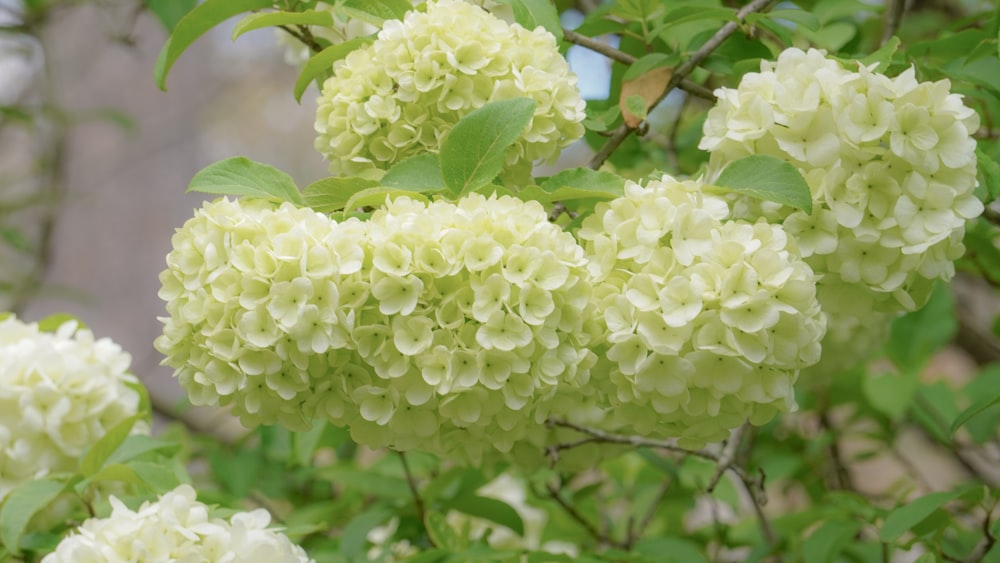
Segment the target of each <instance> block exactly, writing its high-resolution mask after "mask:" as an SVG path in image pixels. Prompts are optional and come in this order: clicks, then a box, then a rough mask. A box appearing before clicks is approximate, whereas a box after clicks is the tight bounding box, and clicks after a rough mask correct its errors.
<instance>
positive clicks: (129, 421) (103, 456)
mask: <svg viewBox="0 0 1000 563" xmlns="http://www.w3.org/2000/svg"><path fill="white" fill-rule="evenodd" d="M144 416H145V413H139V414H135V415H132V416H130V417H128V418H126V419H124V420H120V421H119V422H118V423H117V424H115V425H114V426H112V427H111V428H109V429H108V431H107V432H106V433H105V434H104V436H101V439H100V440H98V441H97V442H94V445H93V446H91V447H90V449H88V450H87V453H85V454H83V457H82V458H81V459H80V473H82V474H83V476H84V477H93V476H94V475H96V474H97V472H98V471H100V470H101V467H103V466H104V464H105V462H107V461H108V458H110V457H111V454H113V453H114V452H115V450H117V449H118V446H120V445H122V443H123V442H124V441H125V439H126V438H128V435H129V434H130V433H131V432H132V427H134V426H135V423H136V422H138V421H139V420H140V419H142V418H143V417H144Z"/></svg>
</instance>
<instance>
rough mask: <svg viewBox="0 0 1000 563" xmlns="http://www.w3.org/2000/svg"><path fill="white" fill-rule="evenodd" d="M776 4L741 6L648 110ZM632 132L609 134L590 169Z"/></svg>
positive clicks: (762, 0) (771, 0)
mask: <svg viewBox="0 0 1000 563" xmlns="http://www.w3.org/2000/svg"><path fill="white" fill-rule="evenodd" d="M776 2H777V0H753V2H750V3H749V4H747V5H746V6H743V8H741V9H740V11H739V12H737V13H736V19H737V20H738V22H739V23H737V22H727V23H726V25H724V26H722V27H721V28H719V31H717V32H716V33H715V35H713V36H712V37H711V38H710V39H709V40H708V41H706V42H705V44H704V45H702V46H701V48H699V49H698V50H697V51H695V53H694V54H693V55H691V57H690V58H689V59H688V60H687V61H685V62H684V63H682V64H681V65H679V66H678V67H677V68H675V69H674V73H673V75H672V76H671V77H670V82H668V83H667V87H666V89H665V90H664V92H663V95H662V96H660V98H659V99H657V100H656V101H655V102H653V103H652V104H651V105H650V109H652V108H654V107H656V106H657V105H659V104H660V102H662V101H663V100H664V99H665V98H666V97H667V95H668V94H670V92H671V91H672V90H673V89H674V88H676V87H677V86H678V85H680V83H681V81H682V80H684V79H685V78H687V77H688V75H689V74H691V73H692V72H694V69H695V68H697V67H698V65H700V64H701V63H702V62H703V61H704V60H705V59H706V58H708V56H709V55H711V54H712V52H713V51H715V50H716V49H718V48H719V46H720V45H722V43H723V41H725V40H726V39H728V38H729V36H730V35H732V34H733V33H736V30H737V29H739V25H740V23H743V21H744V20H745V19H746V17H747V16H748V15H750V14H752V13H755V12H762V11H765V10H768V9H770V8H771V6H773V5H774V4H775V3H776ZM633 131H635V129H633V128H631V127H629V126H628V125H625V124H624V123H623V124H622V125H621V126H620V127H619V128H618V129H615V131H614V133H612V134H611V137H610V138H609V139H608V141H607V142H606V143H605V144H604V146H603V147H601V150H600V151H598V152H597V154H596V155H594V158H592V159H591V160H590V167H591V168H593V169H594V170H597V169H598V168H600V167H601V166H602V165H603V164H604V162H605V161H606V160H607V159H608V158H609V157H610V156H611V153H613V152H615V150H616V149H617V148H618V147H619V146H621V144H622V143H623V142H625V139H627V138H628V136H629V135H631V134H632V132H633Z"/></svg>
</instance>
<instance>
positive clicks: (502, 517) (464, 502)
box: [448, 494, 524, 536]
mask: <svg viewBox="0 0 1000 563" xmlns="http://www.w3.org/2000/svg"><path fill="white" fill-rule="evenodd" d="M448 504H449V507H450V508H454V509H455V510H458V511H459V512H464V513H465V514H468V515H469V516H476V517H479V518H484V519H486V520H489V521H490V522H496V523H497V524H500V525H501V526H506V527H507V528H510V529H511V530H513V531H514V532H515V533H516V534H517V535H519V536H523V535H524V521H523V520H521V515H520V514H518V513H517V511H516V510H514V509H513V508H512V507H511V506H510V505H509V504H507V503H505V502H503V501H500V500H497V499H495V498H490V497H484V496H479V495H476V494H469V495H460V496H458V497H457V498H455V499H453V500H452V501H451V502H450V503H448Z"/></svg>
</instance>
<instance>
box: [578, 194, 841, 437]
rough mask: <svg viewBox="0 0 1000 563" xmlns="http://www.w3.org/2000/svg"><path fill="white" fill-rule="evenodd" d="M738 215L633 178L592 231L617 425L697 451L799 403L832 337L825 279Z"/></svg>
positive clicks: (781, 238)
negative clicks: (823, 299)
mask: <svg viewBox="0 0 1000 563" xmlns="http://www.w3.org/2000/svg"><path fill="white" fill-rule="evenodd" d="M729 215H730V209H729V207H728V205H727V203H726V201H725V200H724V199H723V198H721V197H717V196H713V195H709V194H707V193H705V192H704V191H703V190H702V185H701V184H699V183H697V182H679V181H677V180H674V179H672V178H669V177H664V178H663V179H662V180H660V181H650V182H649V183H648V184H647V185H646V186H645V187H642V186H640V185H638V184H636V183H633V182H629V183H628V184H627V185H626V188H625V196H624V197H621V198H618V199H615V200H612V201H611V202H608V203H604V204H600V205H598V207H597V209H596V211H595V213H594V214H593V215H592V216H590V217H588V218H587V219H586V220H585V221H584V222H583V226H582V228H581V229H580V231H579V233H578V236H579V237H580V239H582V240H583V241H585V244H586V248H587V253H588V256H589V258H590V261H591V262H590V267H591V273H592V275H593V276H594V283H595V288H594V292H595V296H596V300H595V301H596V303H597V310H598V312H599V314H601V315H603V319H604V326H605V327H606V329H607V334H606V338H607V342H608V345H609V346H610V348H609V349H608V350H607V354H606V355H607V358H608V359H609V360H610V361H611V363H612V365H613V367H612V368H611V374H610V384H611V386H612V388H610V389H609V390H608V391H607V394H608V400H609V402H610V404H611V406H612V409H611V414H610V415H609V420H608V421H607V422H608V423H610V424H612V425H619V426H620V425H624V426H626V427H628V428H631V429H633V430H634V431H637V432H638V433H640V434H642V435H646V436H666V437H677V438H679V443H680V444H681V445H682V446H687V447H700V446H701V445H703V444H704V443H706V442H709V441H716V440H721V439H724V438H726V436H727V435H728V431H729V430H730V429H732V428H735V427H736V426H739V425H740V424H741V423H742V422H743V421H745V420H746V419H748V418H749V419H750V420H751V421H752V422H753V423H755V424H761V423H763V422H766V421H767V420H769V419H770V418H771V417H772V416H773V415H774V414H775V413H777V412H779V411H786V410H789V409H791V408H793V407H794V405H795V403H794V398H793V391H792V384H793V383H794V381H795V379H796V376H797V375H798V370H799V369H800V368H803V367H806V366H808V365H811V364H813V363H815V362H817V361H818V360H819V355H820V346H819V342H820V339H821V338H822V337H823V334H824V331H825V319H824V317H823V315H822V313H821V312H820V308H819V304H818V302H817V300H816V283H815V282H816V276H815V275H814V273H813V271H812V269H811V268H810V267H809V266H808V265H807V264H806V263H805V262H804V261H802V259H801V258H800V256H799V254H798V250H797V249H796V247H795V243H794V241H793V240H792V239H791V237H789V236H787V235H786V233H785V232H784V230H783V229H782V228H781V227H780V226H777V225H772V224H769V223H767V222H764V221H758V222H756V223H749V222H746V221H741V220H727V219H728V217H729ZM594 379H595V380H596V378H594Z"/></svg>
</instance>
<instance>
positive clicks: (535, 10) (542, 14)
mask: <svg viewBox="0 0 1000 563" xmlns="http://www.w3.org/2000/svg"><path fill="white" fill-rule="evenodd" d="M500 2H503V3H504V4H507V5H509V6H510V7H511V8H513V9H514V21H516V22H517V23H519V24H521V27H523V28H525V29H529V30H531V29H535V28H536V27H538V26H542V27H544V28H545V29H546V30H547V31H548V32H549V33H551V34H552V35H555V36H556V40H557V41H562V38H563V30H562V24H561V23H560V22H559V12H558V11H557V10H556V6H555V4H554V3H553V2H552V0H500Z"/></svg>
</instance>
